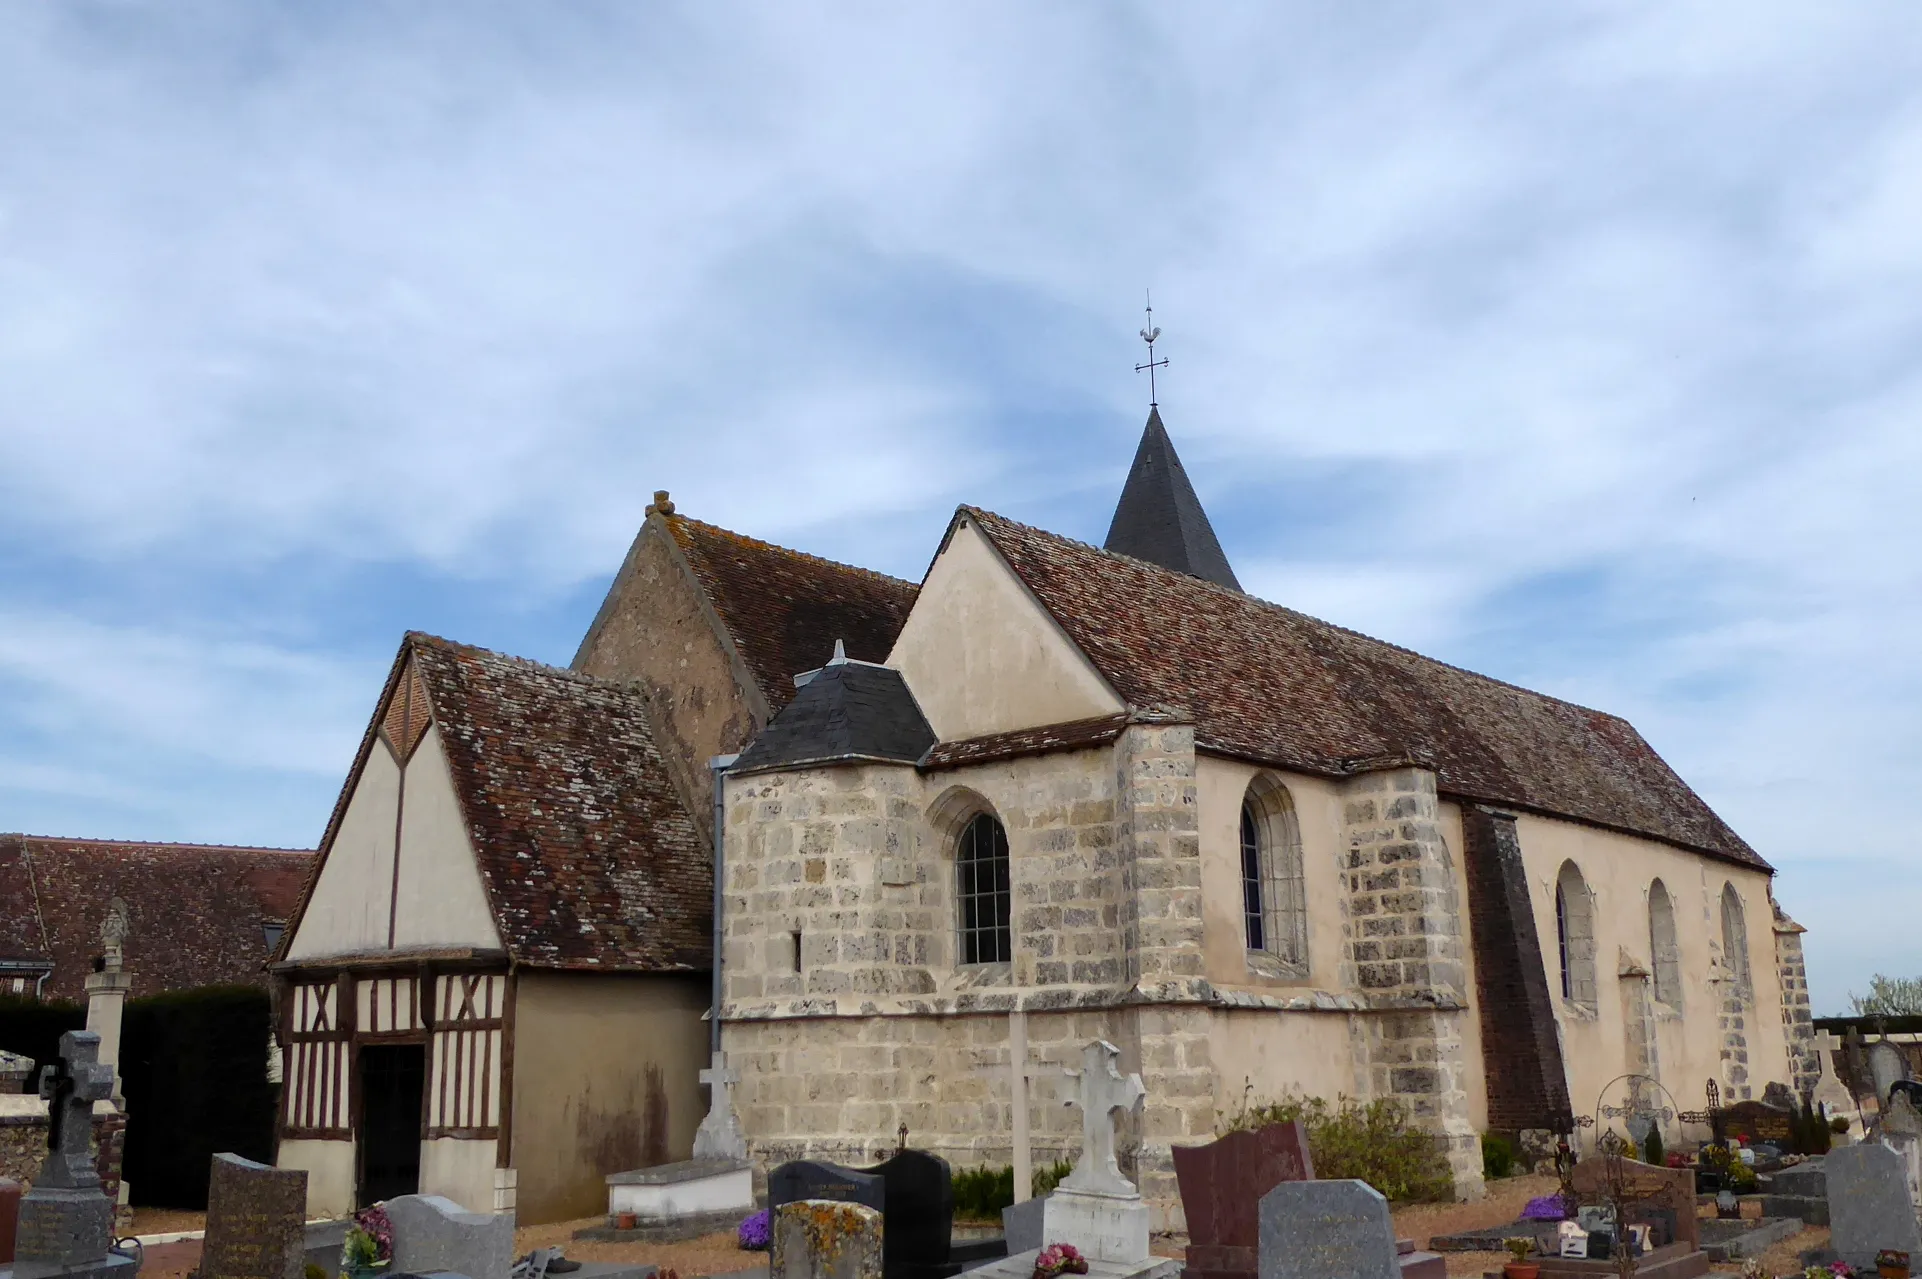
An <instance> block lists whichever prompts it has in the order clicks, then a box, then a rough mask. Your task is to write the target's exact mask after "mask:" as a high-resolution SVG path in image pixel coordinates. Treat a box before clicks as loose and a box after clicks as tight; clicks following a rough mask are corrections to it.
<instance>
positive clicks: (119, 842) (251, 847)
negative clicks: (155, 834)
mask: <svg viewBox="0 0 1922 1279" xmlns="http://www.w3.org/2000/svg"><path fill="white" fill-rule="evenodd" d="M0 839H18V840H20V841H22V843H25V842H27V841H33V840H37V841H39V842H41V843H51V844H98V845H103V846H107V847H120V848H183V849H187V848H191V849H201V850H217V851H221V852H233V853H286V854H288V855H290V856H297V857H312V856H313V855H314V850H313V849H311V848H282V847H279V846H277V845H270V844H198V843H189V842H186V841H183V840H177V839H102V838H99V837H96V836H92V835H29V834H27V833H26V832H25V831H5V832H0Z"/></svg>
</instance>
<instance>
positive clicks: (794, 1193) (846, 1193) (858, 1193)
mask: <svg viewBox="0 0 1922 1279" xmlns="http://www.w3.org/2000/svg"><path fill="white" fill-rule="evenodd" d="M886 1196H887V1187H886V1185H885V1184H883V1182H882V1181H881V1179H880V1178H879V1177H877V1176H875V1175H874V1174H873V1173H871V1172H857V1171H856V1170H855V1169H853V1168H843V1167H842V1166H841V1165H840V1164H828V1163H817V1162H815V1161H814V1160H812V1159H795V1160H792V1161H790V1162H788V1163H784V1164H782V1165H781V1166H780V1167H778V1168H776V1169H775V1170H774V1171H773V1172H770V1173H769V1174H768V1175H767V1207H768V1211H769V1212H770V1213H772V1212H773V1211H775V1210H776V1209H777V1208H779V1207H781V1205H783V1204H790V1203H798V1202H799V1201H800V1200H803V1199H832V1200H835V1201H837V1202H840V1203H856V1204H860V1205H862V1206H863V1207H866V1208H872V1209H874V1210H875V1211H876V1212H882V1211H885V1210H886V1208H887V1197H886Z"/></svg>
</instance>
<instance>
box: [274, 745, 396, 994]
mask: <svg viewBox="0 0 1922 1279" xmlns="http://www.w3.org/2000/svg"><path fill="white" fill-rule="evenodd" d="M399 795H400V766H399V765H398V764H397V763H395V761H394V757H393V755H392V753H391V752H389V751H388V749H387V745H386V743H385V742H382V741H380V740H378V739H376V740H375V742H374V745H373V749H372V750H370V751H369V752H368V754H367V764H366V766H365V767H364V768H362V769H361V772H360V776H359V777H357V778H355V779H354V793H353V796H352V797H351V798H350V799H349V800H348V801H347V811H346V812H344V813H342V814H341V818H340V828H339V829H338V830H336V831H335V832H334V842H333V845H332V847H330V848H329V849H328V850H327V864H326V865H325V866H323V867H322V868H321V871H320V879H319V881H318V882H317V883H316V884H315V885H314V892H313V896H312V897H311V898H310V899H309V900H308V902H307V909H306V911H305V912H304V913H303V914H302V915H301V919H300V928H299V930H298V931H297V932H295V934H294V939H293V941H292V942H291V943H289V944H288V947H287V957H288V958H289V959H311V958H316V957H319V956H325V955H342V954H350V953H352V952H355V951H365V950H384V949H386V946H387V912H388V902H389V895H390V886H391V884H392V882H393V874H394V810H395V806H396V805H397V803H398V802H399Z"/></svg>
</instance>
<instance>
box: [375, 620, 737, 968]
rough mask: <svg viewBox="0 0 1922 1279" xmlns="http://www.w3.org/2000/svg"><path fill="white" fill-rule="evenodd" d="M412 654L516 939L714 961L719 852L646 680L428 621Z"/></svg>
mask: <svg viewBox="0 0 1922 1279" xmlns="http://www.w3.org/2000/svg"><path fill="white" fill-rule="evenodd" d="M409 654H411V655H412V656H413V658H414V660H415V661H416V663H417V664H418V669H419V671H420V674H421V678H422V681H423V683H424V684H425V686H426V688H427V691H428V700H429V701H430V703H431V705H432V709H433V716H434V721H435V723H436V724H437V725H438V726H439V728H440V733H441V740H442V744H443V747H444V749H445V750H446V753H447V762H448V767H449V769H450V771H451V772H452V774H453V778H454V789H455V792H456V794H457V795H458V796H459V799H460V803H461V807H462V811H463V813H464V815H465V817H466V819H467V824H468V830H469V834H470V835H471V836H472V839H473V843H474V850H475V854H476V857H477V860H478V862H479V868H480V873H481V881H482V883H483V885H484V886H485V887H486V890H487V896H488V900H489V902H490V903H491V905H492V906H493V910H494V916H495V922H496V924H497V926H498V927H499V929H500V934H501V940H502V943H503V944H504V945H505V946H506V947H507V950H508V952H509V954H510V955H512V956H513V957H514V958H515V959H516V960H517V961H519V962H520V963H523V964H529V965H533V966H536V967H546V968H584V969H595V968H599V969H626V970H641V971H669V970H704V969H706V968H707V967H708V966H709V964H710V963H711V961H712V938H711V935H710V929H711V925H712V920H713V887H714V875H713V863H712V860H711V858H710V855H709V853H708V850H707V848H706V846H705V845H704V844H703V842H702V841H701V839H700V837H699V836H698V835H697V833H696V831H695V826H694V823H693V821H692V820H691V819H690V818H689V816H688V813H687V810H686V809H685V808H684V807H683V806H682V803H681V800H680V796H679V793H678V792H677V791H676V790H675V788H674V785H673V783H672V782H671V781H670V780H669V777H668V773H667V769H666V767H665V765H664V764H663V762H662V760H661V756H660V753H659V752H658V751H657V750H656V748H655V744H654V738H653V731H652V728H651V727H650V724H649V721H648V717H647V708H646V704H645V701H644V699H643V696H642V694H641V692H640V691H639V690H638V689H636V688H634V687H633V686H631V685H626V684H617V683H612V682H608V681H604V680H599V679H595V678H594V677H592V676H588V675H581V674H577V673H575V672H573V671H568V670H563V669H561V668H559V667H554V666H543V665H540V664H539V663H536V662H529V661H524V660H522V659H520V658H515V657H506V656H503V655H501V654H499V653H492V652H489V651H487V650H486V649H480V648H473V647H470V646H468V645H465V644H455V643H452V642H451V641H448V640H444V639H438V638H436V637H434V636H431V635H422V634H419V633H413V634H410V635H408V637H407V641H406V644H405V645H404V646H403V650H402V653H401V659H402V662H404V660H405V659H406V657H407V656H408V655H409ZM399 670H400V664H399V663H397V665H396V676H398V673H399ZM391 685H392V681H391V680H390V687H391Z"/></svg>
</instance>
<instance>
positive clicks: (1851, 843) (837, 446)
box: [0, 0, 1922, 1013]
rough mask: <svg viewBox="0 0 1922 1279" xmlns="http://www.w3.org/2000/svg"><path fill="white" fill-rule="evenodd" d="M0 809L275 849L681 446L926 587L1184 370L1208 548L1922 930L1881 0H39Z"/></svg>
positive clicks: (15, 397)
mask: <svg viewBox="0 0 1922 1279" xmlns="http://www.w3.org/2000/svg"><path fill="white" fill-rule="evenodd" d="M0 138H4V139H5V142H4V144H0V829H11V830H25V831H30V832H36V833H45V834H59V835H71V836H96V837H115V838H141V839H163V840H185V841H206V842H225V843H241V844H265V845H286V846H307V847H311V846H312V845H313V844H314V843H315V842H316V841H317V840H318V839H319V837H320V835H321V832H322V829H323V827H324V825H325V822H326V819H327V814H328V812H329V810H330V808H331V806H332V804H333V801H334V798H335V796H336V794H337V792H338V790H339V787H340V785H341V782H342V779H343V777H344V776H345V773H346V770H347V767H348V765H349V764H350V762H351V759H352V755H353V752H354V749H355V746H356V744H357V743H358V740H359V736H360V733H361V731H362V729H363V728H364V726H365V724H366V721H367V718H368V716H369V715H370V714H371V712H372V709H373V702H374V699H375V697H376V696H377V694H378V691H379V688H380V683H381V680H382V679H383V677H384V675H385V673H386V670H387V667H388V665H389V663H390V662H391V660H392V657H393V654H394V651H395V648H396V646H397V644H398V643H399V640H400V637H401V635H402V634H403V633H404V632H405V631H406V630H408V629H421V630H428V631H432V632H435V633H438V634H443V635H447V636H450V637H453V638H456V639H460V640H463V641H467V642H471V643H476V644H481V645H485V646H488V647H492V648H498V649H502V650H505V651H507V652H511V653H516V654H519V655H522V656H526V657H532V658H536V659H540V660H544V661H550V662H556V663H565V662H567V661H568V660H569V659H570V658H571V657H572V655H573V652H574V649H575V646H576V645H577V644H578V642H579V639H580V637H581V635H582V633H583V632H584V631H585V629H586V626H587V623H588V621H589V620H590V619H591V617H592V616H593V612H594V609H595V607H596V606H597V604H598V603H599V600H600V597H601V595H602V594H603V592H604V591H605V590H606V587H607V585H608V583H609V580H610V579H611V577H612V574H613V572H614V570H615V568H616V567H617V566H618V565H619V563H620V560H621V557H622V555H623V553H624V552H625V550H626V547H627V544H628V542H629V540H630V539H631V538H632V536H633V534H634V532H635V530H636V528H637V527H638V525H639V523H640V521H641V519H642V513H643V508H644V507H645V505H646V503H647V502H648V501H649V500H650V497H651V494H652V492H653V491H654V490H655V489H658V488H664V489H668V490H670V491H671V492H672V493H673V496H674V500H675V502H676V505H677V506H678V508H679V509H680V510H681V511H683V512H685V513H688V514H691V515H694V516H696V517H698V518H701V519H705V520H710V521H713V522H715V523H718V524H722V525H724V526H726V527H729V528H733V529H737V530H740V531H742V532H746V533H750V534H753V535H756V536H759V537H763V538H766V539H769V540H772V541H776V542H780V543H782V544H784V545H789V546H795V547H798V548H801V549H804V550H808V551H813V552H816V553H819V554H823V555H828V556H831V557H834V558H837V559H843V560H848V561H851V562H855V563H859V564H862V565H865V566H868V567H871V568H876V569H881V570H884V571H887V572H891V573H895V574H898V575H901V576H904V577H909V578H915V579H918V578H919V577H920V576H921V574H922V572H923V571H924V570H925V568H926V566H927V562H928V560H929V558H930V557H931V555H932V554H933V551H934V549H935V544H936V542H937V540H938V538H939V536H940V534H941V531H942V529H943V527H944V525H945V522H946V519H947V517H948V515H949V514H950V513H951V512H952V510H953V508H954V506H955V505H956V504H957V503H960V502H969V503H973V504H978V505H981V506H985V507H988V508H990V509H993V510H996V511H999V512H1001V513H1003V514H1006V515H1008V516H1011V517H1013V518H1016V519H1020V520H1024V521H1027V522H1030V523H1034V524H1038V525H1041V526H1043V527H1046V528H1049V529H1052V530H1054V531H1057V532H1060V533H1064V534H1067V535H1070V536H1074V537H1079V538H1083V539H1086V540H1091V541H1096V542H1098V541H1099V540H1100V539H1101V537H1102V536H1103V535H1104V533H1105V531H1106V528H1107V521H1108V518H1109V515H1110V513H1111V512H1112V508H1113V503H1114V500H1115V497H1116V495H1117V494H1118V492H1119V489H1120V485H1121V481H1122V478H1123V476H1124V474H1125V472H1126V469H1127V466H1128V463H1129V461H1130V459H1131V457H1132V454H1133V450H1134V446H1135V443H1136V441H1137V439H1138V437H1139V434H1140V430H1141V425H1142V420H1143V418H1144V417H1145V414H1146V407H1147V388H1146V386H1145V384H1144V379H1143V378H1142V377H1140V376H1138V375H1137V374H1136V373H1135V372H1134V371H1133V365H1134V364H1135V363H1137V362H1138V361H1140V360H1141V359H1142V358H1143V348H1142V344H1141V341H1140V339H1139V337H1138V336H1137V330H1138V329H1139V328H1140V327H1141V325H1142V324H1143V322H1144V316H1143V313H1142V307H1143V303H1144V297H1145V294H1146V291H1147V290H1150V289H1152V291H1153V298H1154V302H1155V314H1154V322H1155V323H1156V324H1158V325H1160V326H1161V327H1163V328H1164V329H1165V335H1164V337H1163V339H1162V341H1161V343H1160V344H1159V345H1158V347H1157V353H1158V354H1161V355H1165V356H1167V357H1168V359H1169V367H1168V368H1167V369H1166V370H1165V372H1164V373H1163V374H1162V377H1161V381H1160V403H1161V409H1162V413H1163V415H1164V418H1165V419H1166V421H1167V423H1168V427H1169V429H1170V431H1171V432H1172V434H1173V436H1174V438H1175V440H1176V443H1177V446H1178V447H1179V449H1180V450H1181V453H1182V456H1183V459H1184V461H1185V463H1186V466H1187V469H1188V471H1189V474H1190V476H1191V477H1192V478H1193V480H1194V483H1195V485H1196V488H1197V489H1198V491H1199V492H1200V494H1201V497H1202V499H1203V501H1204V503H1205V504H1206V506H1207V508H1208V510H1209V512H1210V514H1211V515H1212V517H1213V519H1214V522H1215V526H1216V528H1217V531H1218V532H1219V534H1220V537H1221V540H1222V543H1223V545H1224V547H1225V548H1226V550H1227V552H1228V555H1229V557H1230V559H1231V561H1232V562H1233V564H1234V566H1235V569H1236V571H1237V573H1238V574H1239V576H1240V578H1241V580H1242V582H1243V584H1244V585H1245V586H1246V587H1248V589H1250V590H1251V591H1252V592H1254V593H1255V594H1258V595H1261V596H1263V597H1265V598H1268V599H1271V600H1276V601H1279V602H1281V603H1285V604H1288V605H1291V606H1294V607H1297V608H1300V609H1303V610H1305V611H1307V612H1310V613H1313V614H1315V615H1317V616H1320V617H1324V618H1327V619H1329V620H1331V621H1335V622H1339V623H1342V624H1344V625H1347V626H1351V627H1355V628H1357V629H1360V630H1362V631H1365V632H1367V633H1369V634H1372V635H1376V636H1379V637H1381V638H1384V639H1388V640H1392V641H1395V642H1397V643H1400V644H1404V645H1408V646H1410V647H1413V648H1416V649H1418V650H1420V651H1422V652H1424V653H1428V654H1430V655H1432V656H1435V657H1439V658H1442V659H1445V660H1447V661H1450V662H1454V663H1457V664H1460V665H1463V666H1466V667H1469V668H1471V669H1474V670H1478V671H1483V672H1486V673H1488V674H1491V675H1495V676H1498V677H1500V678H1503V679H1507V680H1511V681H1515V682H1518V683H1522V684H1526V685H1529V686H1531V687H1534V688H1538V689H1541V690H1543V691H1546V692H1550V693H1553V694H1556V695H1559V696H1562V697H1567V698H1570V699H1573V700H1575V701H1579V702H1582V703H1584V704H1587V705H1592V706H1597V707H1601V708H1604V709H1606V710H1610V711H1613V712H1616V713H1619V714H1622V715H1624V716H1626V717H1628V718H1629V719H1630V720H1631V721H1633V722H1634V723H1635V724H1636V725H1637V726H1638V727H1639V728H1640V729H1641V730H1642V732H1643V734H1644V735H1645V736H1647V737H1648V739H1649V740H1650V741H1651V742H1652V743H1653V744H1654V745H1655V747H1656V748H1657V749H1658V750H1659V751H1660V752H1661V753H1662V754H1663V756H1664V757H1665V758H1666V759H1667V760H1668V761H1669V762H1670V763H1671V764H1673V765H1674V766H1675V768H1676V769H1677V770H1678V771H1679V772H1680V773H1681V774H1682V775H1683V776H1684V777H1685V778H1687V779H1688V780H1689V782H1690V783H1691V784H1692V785H1693V786H1694V787H1695V788H1696V789H1697V790H1698V791H1699V792H1700V793H1701V794H1702V795H1703V796H1704V797H1705V798H1706V799H1707V800H1708V801H1709V803H1710V804H1711V805H1712V806H1713V807H1714V808H1715V809H1716V810H1717V811H1718V812H1720V813H1721V814H1722V815H1723V816H1724V817H1725V818H1727V819H1728V820H1729V821H1730V822H1731V823H1733V825H1734V826H1735V827H1736V829H1737V830H1738V831H1740V832H1741V833H1742V834H1743V835H1744V836H1745V837H1746V838H1747V839H1748V841H1749V842H1750V843H1751V844H1752V845H1754V847H1755V848H1756V849H1757V850H1759V851H1760V852H1761V853H1762V854H1763V856H1765V857H1767V858H1768V859H1769V860H1770V861H1771V862H1772V863H1773V864H1774V865H1775V866H1777V867H1778V868H1779V872H1780V873H1779V876H1778V879H1777V895H1778V897H1779V898H1780V900H1781V901H1782V903H1783V904H1784V906H1785V907H1786V908H1787V909H1788V910H1789V912H1790V913H1791V914H1792V915H1794V916H1795V917H1796V918H1797V919H1798V920H1800V921H1801V922H1802V923H1803V924H1805V925H1807V926H1808V928H1809V930H1810V931H1809V933H1808V935H1807V948H1808V953H1809V959H1810V983H1811V987H1812V989H1813V994H1814V1002H1815V1007H1816V1011H1817V1012H1818V1013H1831V1012H1840V1011H1844V1010H1845V1007H1846V1003H1847V993H1848V992H1849V991H1850V990H1855V991H1862V990H1865V989H1866V987H1867V981H1868V977H1869V975H1870V974H1871V973H1874V972H1887V973H1891V974H1903V975H1909V974H1915V973H1918V972H1922V928H1917V927H1915V920H1916V919H1917V918H1918V916H1922V873H1919V872H1922V867H1919V866H1918V852H1922V835H1918V830H1922V826H1919V825H1918V822H1917V820H1916V818H1915V816H1914V815H1913V812H1914V809H1915V805H1916V797H1917V783H1916V778H1917V776H1918V774H1922V730H1919V729H1918V719H1919V718H1922V717H1919V715H1918V711H1922V696H1919V695H1922V675H1919V674H1918V670H1917V662H1916V654H1917V651H1918V644H1917V639H1916V637H1917V635H1918V633H1919V632H1922V590H1918V587H1922V569H1918V567H1917V551H1918V548H1919V547H1922V500H1918V499H1919V498H1922V492H1918V478H1917V477H1918V475H1919V474H1922V434H1919V433H1918V426H1919V425H1922V358H1918V355H1919V354H1922V40H1918V38H1917V34H1916V27H1915V22H1914V11H1913V8H1912V6H1909V5H1907V4H1903V3H1887V4H1876V3H1864V4H1855V5H1832V6H1808V5H1779V4H1772V3H1757V2H1745V3H1741V4H1736V3H1722V4H1716V5H1701V4H1688V3H1659V4H1622V3H1609V4H1584V3H1569V4H1562V5H1553V6H1544V5H1537V4H1524V3H1514V4H1500V3H1491V4H1481V5H1473V6H1435V5H1424V4H1397V3H1387V2H1384V3H1373V4H1368V5H1351V4H1341V3H1325V4H1306V3H1260V4H1230V3H1219V4H1211V5H1207V6H1185V5H1180V6H1177V5H1166V4H1162V5H1149V4H1127V3H1119V2H1107V0H1103V2H1100V3H1095V2H1093V0H1088V2H1083V3H1075V2H1072V0H1062V2H1060V3H1054V4H1049V5H1043V6H1036V5H1025V4H1003V3H970V4H967V5H946V6H936V5H912V6H904V5H895V4H872V5H866V4H859V3H852V2H849V3H841V4H835V5H831V6H827V5H812V4H805V3H791V4H790V3H784V4H779V5H773V4H763V5H747V6H742V5H733V4H727V3H719V2H717V0H699V2H698V3H690V4H686V5H675V4H668V3H652V4H647V5H634V4H618V5H616V4H608V5H602V4H596V3H589V2H586V0H580V2H575V3H569V4H565V5H555V4H535V3H527V4H520V5H493V4H483V3H475V2H471V0H464V2H463V3H459V4H433V3H408V4H392V5H387V4H375V3H349V4H343V5H272V6H263V5H245V4H240V3H231V4H209V3H195V2H193V0H170V2H169V3H166V4H159V3H149V4H129V3H84V2H74V3H66V4H61V5H37V4H17V5H13V6H9V7H8V10H7V15H6V20H5V21H4V22H0Z"/></svg>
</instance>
